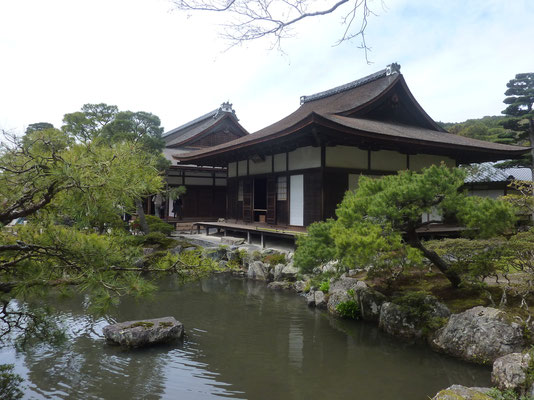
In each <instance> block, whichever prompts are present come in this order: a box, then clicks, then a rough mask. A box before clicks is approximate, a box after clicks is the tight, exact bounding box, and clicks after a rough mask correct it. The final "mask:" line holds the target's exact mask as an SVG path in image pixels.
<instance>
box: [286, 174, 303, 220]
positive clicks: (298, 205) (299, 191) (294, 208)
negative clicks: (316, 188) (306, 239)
mask: <svg viewBox="0 0 534 400" xmlns="http://www.w3.org/2000/svg"><path fill="white" fill-rule="evenodd" d="M289 191H290V195H289V225H294V226H303V225H304V175H291V176H290V183H289Z"/></svg>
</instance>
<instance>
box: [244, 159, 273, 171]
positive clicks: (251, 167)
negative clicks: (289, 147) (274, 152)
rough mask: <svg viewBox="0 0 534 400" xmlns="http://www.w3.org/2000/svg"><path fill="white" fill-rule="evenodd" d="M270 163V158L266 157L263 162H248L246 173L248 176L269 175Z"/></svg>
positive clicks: (271, 165)
mask: <svg viewBox="0 0 534 400" xmlns="http://www.w3.org/2000/svg"><path fill="white" fill-rule="evenodd" d="M272 163H273V161H272V156H266V157H265V160H264V161H260V162H254V161H252V160H250V161H249V162H248V173H249V175H257V174H267V173H270V172H271V170H272V167H273V164H272Z"/></svg>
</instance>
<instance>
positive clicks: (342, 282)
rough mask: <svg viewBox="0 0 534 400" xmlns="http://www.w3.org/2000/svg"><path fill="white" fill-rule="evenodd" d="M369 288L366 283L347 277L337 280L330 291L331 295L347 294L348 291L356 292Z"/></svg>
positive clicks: (331, 285)
mask: <svg viewBox="0 0 534 400" xmlns="http://www.w3.org/2000/svg"><path fill="white" fill-rule="evenodd" d="M362 287H367V285H366V284H365V282H363V281H359V280H358V279H355V278H348V277H346V276H342V277H340V278H339V279H337V280H335V281H334V282H332V283H330V290H329V293H333V292H335V291H338V290H340V291H343V292H347V291H348V290H351V289H352V290H354V292H356V291H357V290H358V288H362Z"/></svg>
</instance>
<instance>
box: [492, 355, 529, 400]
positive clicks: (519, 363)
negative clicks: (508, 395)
mask: <svg viewBox="0 0 534 400" xmlns="http://www.w3.org/2000/svg"><path fill="white" fill-rule="evenodd" d="M531 362H532V357H531V355H530V354H529V353H525V354H522V353H511V354H507V355H505V356H502V357H499V358H497V359H496V360H495V362H494V363H493V371H492V372H491V381H492V382H493V383H494V384H495V385H496V386H497V387H498V388H499V389H501V390H507V389H512V390H514V391H517V392H520V393H523V394H525V393H528V394H529V395H532V394H533V393H534V384H532V382H529V377H528V369H529V367H530V364H531ZM529 386H530V387H529Z"/></svg>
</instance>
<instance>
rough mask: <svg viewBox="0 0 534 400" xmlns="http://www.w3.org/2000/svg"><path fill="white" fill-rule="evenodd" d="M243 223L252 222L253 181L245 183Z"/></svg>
mask: <svg viewBox="0 0 534 400" xmlns="http://www.w3.org/2000/svg"><path fill="white" fill-rule="evenodd" d="M243 221H244V222H252V181H251V180H250V179H245V181H243Z"/></svg>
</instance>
